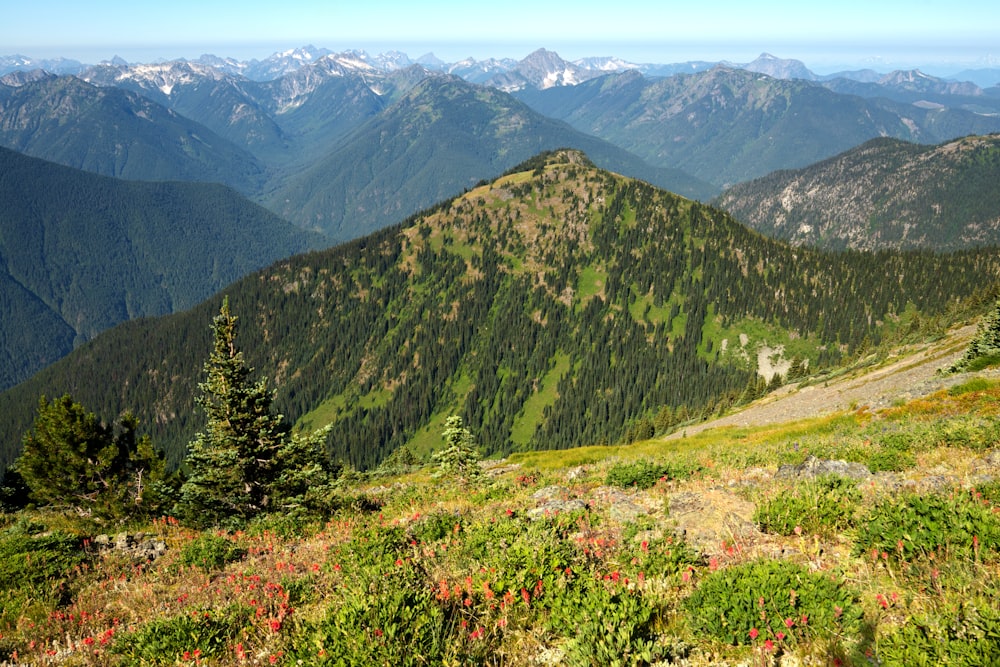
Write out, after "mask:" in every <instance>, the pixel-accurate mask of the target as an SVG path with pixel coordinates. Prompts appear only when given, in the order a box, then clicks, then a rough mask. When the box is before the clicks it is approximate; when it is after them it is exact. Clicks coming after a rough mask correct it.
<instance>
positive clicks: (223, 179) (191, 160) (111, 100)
mask: <svg viewBox="0 0 1000 667" xmlns="http://www.w3.org/2000/svg"><path fill="white" fill-rule="evenodd" d="M8 76H10V75H8ZM12 84H13V85H12ZM0 145H3V146H5V147H7V148H10V149H12V150H16V151H18V152H22V153H26V154H28V155H32V156H34V157H39V158H42V159H46V160H49V161H52V162H57V163H59V164H63V165H66V166H68V167H74V168H77V169H83V170H86V171H91V172H94V173H97V174H102V175H105V176H114V177H117V178H127V179H136V180H188V181H202V182H217V183H224V184H226V185H229V186H231V187H234V188H236V189H237V190H240V191H242V192H249V191H253V190H255V189H258V188H259V187H260V186H261V184H262V183H263V180H264V176H265V174H264V168H263V167H262V166H261V165H260V164H259V163H258V161H257V160H256V158H254V157H253V155H251V154H250V153H249V152H248V151H246V150H245V149H243V148H240V147H238V146H236V145H235V144H233V143H232V142H230V141H227V140H226V139H224V138H222V137H220V136H219V135H217V134H215V133H214V132H212V131H211V130H209V129H208V128H207V127H205V126H203V125H201V124H199V123H195V122H194V121H192V120H190V119H188V118H186V117H184V116H182V115H180V114H178V113H176V112H175V111H172V110H170V109H168V108H166V107H164V106H162V105H160V104H157V103H156V102H153V101H152V100H150V99H148V98H146V97H143V96H141V95H139V94H137V93H134V92H130V91H126V90H122V89H120V88H113V87H104V88H102V87H98V86H93V85H91V84H88V83H86V82H85V81H83V80H81V79H79V78H76V77H73V76H63V77H57V76H41V77H31V78H30V80H25V79H24V78H23V77H15V78H5V80H0Z"/></svg>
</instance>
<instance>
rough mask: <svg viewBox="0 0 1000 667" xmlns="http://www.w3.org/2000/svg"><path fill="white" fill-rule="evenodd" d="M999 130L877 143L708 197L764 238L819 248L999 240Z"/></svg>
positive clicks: (954, 245)
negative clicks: (930, 141)
mask: <svg viewBox="0 0 1000 667" xmlns="http://www.w3.org/2000/svg"><path fill="white" fill-rule="evenodd" d="M998 184H1000V135H996V134H994V135H989V136H970V137H965V138H962V139H958V140H955V141H949V142H946V143H943V144H940V145H937V146H921V145H916V144H911V143H907V142H903V141H899V140H894V139H875V140H872V141H870V142H868V143H866V144H864V145H862V146H859V147H858V148H855V149H852V150H850V151H847V152H846V153H842V154H841V155H838V156H836V157H834V158H831V159H829V160H824V161H823V162H820V163H817V164H814V165H812V166H810V167H806V168H804V169H798V170H794V171H779V172H775V173H772V174H770V175H768V176H765V177H763V178H759V179H756V180H753V181H750V182H747V183H741V184H740V185H737V186H734V187H733V188H730V189H729V190H727V191H726V192H725V193H724V194H723V195H722V196H721V197H719V198H718V200H717V201H716V203H717V204H718V205H719V206H720V207H722V208H724V209H726V210H727V211H729V212H730V213H732V214H733V216H735V217H736V218H738V219H739V220H741V221H743V222H745V223H747V224H748V225H750V226H751V227H753V228H754V229H757V230H758V231H760V232H761V233H763V234H766V235H768V236H773V237H776V238H781V239H785V240H788V241H791V242H792V243H794V244H796V245H801V244H808V245H815V246H822V247H826V248H834V249H835V248H854V249H860V250H871V249H875V248H928V249H935V250H954V249H958V248H967V247H971V246H976V245H1000V187H998Z"/></svg>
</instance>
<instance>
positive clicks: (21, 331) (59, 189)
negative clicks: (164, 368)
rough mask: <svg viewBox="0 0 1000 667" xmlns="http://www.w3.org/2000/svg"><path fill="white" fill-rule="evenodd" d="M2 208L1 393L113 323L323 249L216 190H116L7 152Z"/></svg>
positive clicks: (179, 305)
mask: <svg viewBox="0 0 1000 667" xmlns="http://www.w3.org/2000/svg"><path fill="white" fill-rule="evenodd" d="M0 201H2V202H3V206H0V389H6V388H8V387H11V386H13V385H14V384H16V383H17V382H20V381H22V380H24V379H26V378H28V377H30V376H31V375H32V374H33V373H35V372H37V371H38V370H39V369H40V368H42V367H44V366H45V365H47V364H49V363H51V362H53V361H55V360H56V359H59V358H60V357H62V356H64V355H66V354H68V353H69V352H70V351H71V350H72V349H73V347H74V345H79V344H80V343H82V342H84V341H86V340H89V339H91V338H93V337H94V336H95V335H97V334H98V333H100V332H101V331H103V330H105V329H108V328H110V327H112V326H114V325H116V324H118V323H119V322H122V321H124V320H127V319H130V318H136V317H150V316H156V315H164V314H167V313H171V312H176V311H180V310H186V309H188V308H190V307H192V306H194V305H195V304H197V303H198V302H199V301H201V300H202V299H204V298H206V297H207V296H208V295H210V294H212V293H214V292H217V291H218V290H220V289H222V288H223V287H225V286H226V285H228V284H230V283H232V282H233V281H234V280H236V279H238V278H240V277H242V276H244V275H246V274H247V273H249V272H251V271H254V270H257V269H259V268H261V267H263V266H266V265H268V264H270V263H271V262H273V261H275V260H276V259H279V258H282V257H288V256H289V255H292V254H295V253H299V252H304V251H306V250H308V249H310V248H320V247H325V246H326V245H327V242H326V241H325V239H324V238H323V237H322V236H321V235H319V234H316V233H313V232H307V231H305V230H302V229H300V228H298V227H295V226H293V225H291V224H290V223H288V222H285V221H284V220H282V219H281V218H279V217H278V216H276V215H274V214H273V213H271V212H269V211H267V210H266V209H264V208H262V207H260V206H258V205H256V204H254V203H252V202H250V201H249V200H247V199H246V198H244V197H242V196H241V195H239V194H238V193H236V192H235V191H233V190H231V189H230V188H227V187H225V186H222V185H217V184H209V183H177V182H173V183H149V182H136V181H123V180H118V179H114V178H109V177H104V176H98V175H96V174H92V173H89V172H85V171H80V170H77V169H71V168H69V167H64V166H61V165H57V164H54V163H51V162H47V161H44V160H39V159H37V158H32V157H28V156H26V155H22V154H20V153H16V152H14V151H10V150H7V149H5V148H0ZM179 267H183V268H179Z"/></svg>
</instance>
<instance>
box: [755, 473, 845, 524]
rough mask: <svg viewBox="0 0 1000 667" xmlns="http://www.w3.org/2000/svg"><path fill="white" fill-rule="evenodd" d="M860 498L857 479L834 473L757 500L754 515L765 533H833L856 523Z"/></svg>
mask: <svg viewBox="0 0 1000 667" xmlns="http://www.w3.org/2000/svg"><path fill="white" fill-rule="evenodd" d="M860 502H861V492H860V491H858V488H857V481H855V480H850V479H845V478H843V477H838V476H835V475H831V476H826V477H821V478H819V479H816V480H813V481H809V482H805V483H803V484H800V485H798V486H796V487H795V488H794V489H792V490H790V491H784V490H783V491H779V492H777V493H775V494H774V495H772V496H770V497H768V498H766V499H765V500H763V501H762V502H760V503H758V505H757V509H756V511H755V512H754V516H753V518H754V521H756V522H757V523H758V524H759V525H760V527H761V530H763V531H764V532H766V533H774V534H777V535H794V534H796V532H802V531H805V532H807V533H821V534H834V533H837V532H839V531H842V530H846V529H847V528H850V527H851V526H853V525H854V515H855V513H856V511H857V508H858V505H859V503H860Z"/></svg>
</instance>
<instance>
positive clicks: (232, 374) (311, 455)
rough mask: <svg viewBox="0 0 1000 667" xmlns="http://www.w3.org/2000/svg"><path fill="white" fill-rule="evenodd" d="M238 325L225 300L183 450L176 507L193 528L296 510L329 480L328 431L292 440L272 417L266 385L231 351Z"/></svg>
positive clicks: (278, 417) (286, 428)
mask: <svg viewBox="0 0 1000 667" xmlns="http://www.w3.org/2000/svg"><path fill="white" fill-rule="evenodd" d="M237 319H238V318H237V317H236V316H235V315H233V314H232V312H231V311H230V309H229V299H228V298H227V299H225V300H224V301H223V303H222V308H221V309H220V311H219V314H218V315H217V316H216V317H215V318H214V319H213V321H212V331H213V334H214V343H213V348H212V352H211V354H210V355H209V358H208V361H207V362H206V363H205V369H204V374H205V380H204V382H202V383H201V384H199V385H198V388H199V390H200V392H201V394H200V395H199V396H198V399H197V402H198V405H199V406H201V408H202V409H203V410H204V411H205V415H206V417H207V424H206V426H205V430H204V431H203V432H201V433H198V434H197V435H196V436H195V439H194V440H193V441H192V442H191V443H190V444H189V445H188V456H187V459H186V460H185V465H186V468H187V470H186V473H187V479H186V480H185V482H184V484H183V485H182V486H181V489H180V499H179V502H178V513H179V514H180V515H181V517H182V518H184V519H185V520H186V521H187V522H188V523H190V524H192V525H202V526H206V525H212V524H222V523H233V524H241V523H245V522H246V521H247V520H249V519H252V518H253V517H255V516H257V515H259V514H261V513H263V512H265V511H269V510H279V509H284V510H290V509H293V508H299V507H301V506H302V505H303V504H307V503H308V501H309V500H310V499H312V500H316V499H317V498H318V497H319V496H322V495H323V494H324V491H325V490H326V489H328V488H329V487H330V485H331V484H332V481H333V477H334V471H333V470H332V469H331V467H330V466H329V462H328V460H327V458H326V457H325V455H324V453H323V451H322V441H323V439H324V438H325V437H326V434H327V433H328V429H321V430H320V431H317V432H315V433H313V434H312V435H311V436H306V437H302V436H298V435H293V434H292V433H291V429H290V428H289V426H288V425H287V424H286V423H285V421H284V418H283V416H282V415H280V414H274V413H272V411H271V405H272V402H273V395H272V394H271V392H270V391H268V389H267V384H266V381H265V380H260V381H258V382H253V381H252V379H251V375H252V373H253V369H252V368H250V367H248V366H247V364H246V362H245V361H244V358H243V353H242V352H240V350H239V349H238V348H237V347H236V322H237ZM307 496H308V498H307Z"/></svg>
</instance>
